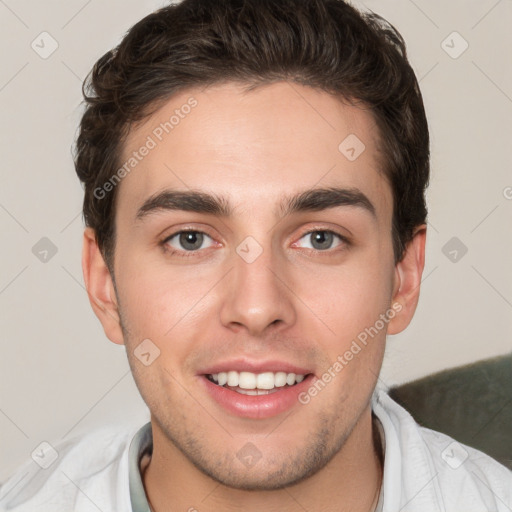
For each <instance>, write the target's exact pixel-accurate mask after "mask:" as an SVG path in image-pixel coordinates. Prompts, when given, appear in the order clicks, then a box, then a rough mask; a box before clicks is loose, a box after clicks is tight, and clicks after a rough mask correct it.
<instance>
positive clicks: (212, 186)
mask: <svg viewBox="0 0 512 512" xmlns="http://www.w3.org/2000/svg"><path fill="white" fill-rule="evenodd" d="M244 87H245V86H242V85H240V84H235V83H227V84H220V85H219V84H218V85H215V86H210V87H207V88H202V89H200V88H195V89H189V90H186V91H184V92H181V93H179V94H176V95H174V96H173V97H172V98H170V99H169V100H168V101H167V103H165V104H164V105H163V106H162V107H161V108H160V109H159V110H158V111H157V112H155V113H154V114H153V115H152V116H151V117H149V118H147V119H145V120H144V122H143V123H142V124H140V125H138V126H136V127H135V128H134V129H132V131H131V132H130V134H129V136H128V137H127V139H126V141H125V144H124V147H123V152H122V156H121V160H122V162H121V163H120V167H121V166H123V165H124V166H125V169H126V170H127V171H128V172H126V173H124V174H125V177H124V178H123V179H122V181H121V183H120V185H119V187H120V189H119V190H118V194H119V197H118V208H117V216H118V217H122V218H125V217H130V216H131V217H132V218H134V217H135V215H136V213H137V207H139V206H140V205H141V204H142V203H143V202H144V201H145V200H147V198H148V197H150V196H151V195H154V194H156V193H158V192H161V191H163V190H165V189H178V190H187V189H195V190H204V191H208V192H210V193H213V194H216V195H222V196H223V197H228V198H230V203H231V204H232V205H233V206H234V210H235V211H236V212H238V213H240V214H243V213H246V214H247V215H253V214H254V213H255V212H256V211H259V212H260V213H261V212H262V211H273V212H276V211H277V210H276V209H275V208H274V207H273V205H275V204H278V203H281V198H282V196H283V194H286V195H290V194H293V192H294V191H297V192H300V191H303V190H306V189H311V188H315V187H330V186H336V187H345V188H351V189H353V188H357V189H359V190H361V191H363V192H364V193H365V195H367V196H369V197H371V198H372V203H374V205H375V208H376V210H377V213H378V214H379V215H380V216H385V217H390V215H391V208H392V196H391V190H390V187H389V185H388V183H387V181H386V179H385V178H384V174H383V173H382V168H381V164H380V160H381V154H380V153H379V150H378V147H377V144H378V137H379V134H378V129H377V127H376V125H375V121H374V118H373V115H372V114H371V112H370V111H368V110H365V109H364V107H356V106H352V105H348V104H346V103H343V102H341V101H340V100H339V99H337V98H335V97H333V96H332V95H330V94H328V93H326V92H323V91H320V90H317V89H313V88H310V87H306V86H301V85H297V84H291V83H288V82H277V83H273V84H270V85H265V86H262V87H258V88H257V89H254V90H252V91H249V92H244ZM128 163H130V164H133V165H127V164H128ZM388 214H389V215H388Z"/></svg>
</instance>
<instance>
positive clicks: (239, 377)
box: [210, 370, 305, 395]
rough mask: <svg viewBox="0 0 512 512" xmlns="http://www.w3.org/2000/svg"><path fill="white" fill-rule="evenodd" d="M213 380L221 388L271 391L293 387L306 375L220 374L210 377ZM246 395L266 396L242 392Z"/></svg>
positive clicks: (269, 373)
mask: <svg viewBox="0 0 512 512" xmlns="http://www.w3.org/2000/svg"><path fill="white" fill-rule="evenodd" d="M210 377H211V378H212V380H213V381H214V382H216V383H217V384H218V385H219V386H224V385H228V386H230V387H238V388H240V389H242V390H245V391H250V390H270V389H274V388H282V387H283V386H286V385H287V384H288V386H293V385H294V384H296V383H299V382H302V381H303V380H304V377H305V375H296V374H295V373H285V372H275V373H274V372H264V373H258V374H256V373H252V372H235V371H233V370H232V371H229V372H219V373H214V374H212V375H210ZM241 392H242V391H241ZM242 393H243V394H246V395H256V394H266V393H259V392H258V393H256V392H242Z"/></svg>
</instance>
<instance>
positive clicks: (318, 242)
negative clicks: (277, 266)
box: [294, 229, 349, 251]
mask: <svg viewBox="0 0 512 512" xmlns="http://www.w3.org/2000/svg"><path fill="white" fill-rule="evenodd" d="M308 237H309V239H310V240H311V245H310V247H306V248H307V249H313V250H316V251H326V250H329V249H332V248H333V247H332V244H333V242H335V241H336V238H337V239H338V240H339V242H338V244H337V245H335V246H334V247H338V246H340V245H348V244H349V241H348V239H347V238H346V237H344V236H343V235H340V234H339V233H336V232H334V231H330V230H328V229H315V230H311V231H308V232H307V233H304V234H303V235H302V237H301V240H302V239H303V238H306V239H307V238H308ZM294 245H296V244H294ZM301 247H304V246H301Z"/></svg>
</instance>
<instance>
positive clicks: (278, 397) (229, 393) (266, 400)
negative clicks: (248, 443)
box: [199, 366, 315, 419]
mask: <svg viewBox="0 0 512 512" xmlns="http://www.w3.org/2000/svg"><path fill="white" fill-rule="evenodd" d="M212 368H213V369H214V370H215V367H212ZM230 368H231V369H233V370H234V368H233V367H230ZM265 368H268V366H265ZM281 368H282V367H281ZM220 371H222V370H220ZM239 371H254V370H243V369H242V370H239ZM268 371H271V370H268ZM207 373H211V372H207ZM213 373H217V372H216V371H214V372H213ZM255 373H256V372H255ZM289 373H295V372H292V371H290V372H289ZM299 373H300V372H299ZM305 373H307V372H305ZM314 379H315V376H314V375H313V374H312V373H309V375H307V377H306V378H305V379H304V380H303V381H302V382H299V383H298V384H295V385H294V386H291V387H288V386H286V387H283V388H277V389H278V391H275V392H273V393H269V394H268V395H242V394H241V393H237V392H236V391H233V390H231V389H229V388H225V387H223V386H219V385H218V384H215V383H214V382H212V381H210V380H209V379H208V378H207V377H206V375H200V376H199V380H200V381H201V383H202V385H203V386H204V387H205V390H206V392H207V393H208V395H209V396H210V397H211V398H212V399H213V400H214V401H215V402H216V403H217V404H218V405H220V406H221V407H222V408H223V409H224V410H225V411H227V412H228V413H230V414H232V415H234V416H237V417H242V418H249V419H265V418H272V417H273V416H277V415H279V414H282V413H284V412H286V411H289V410H291V409H292V408H293V407H300V406H301V404H300V402H299V399H298V396H299V394H300V393H302V392H303V391H305V390H306V389H307V388H309V386H310V385H311V383H312V382H313V380H314Z"/></svg>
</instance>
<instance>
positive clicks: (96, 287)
mask: <svg viewBox="0 0 512 512" xmlns="http://www.w3.org/2000/svg"><path fill="white" fill-rule="evenodd" d="M82 271H83V274H84V281H85V288H86V290H87V295H88V296H89V301H90V303H91V306H92V309H93V311H94V313H95V314H96V316H97V317H98V319H99V321H100V322H101V324H102V325H103V330H104V331H105V334H106V336H107V338H108V339H109V340H110V341H112V342H114V343H117V344H119V345H123V344H124V338H123V331H122V329H121V321H120V317H119V311H118V304H117V299H116V293H115V289H114V283H113V281H112V276H111V275H110V271H109V270H108V267H107V265H106V263H105V260H104V259H103V255H102V254H101V251H100V249H99V247H98V243H97V241H96V233H95V232H94V230H93V229H92V228H89V227H88V228H86V229H85V231H84V238H83V248H82Z"/></svg>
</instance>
